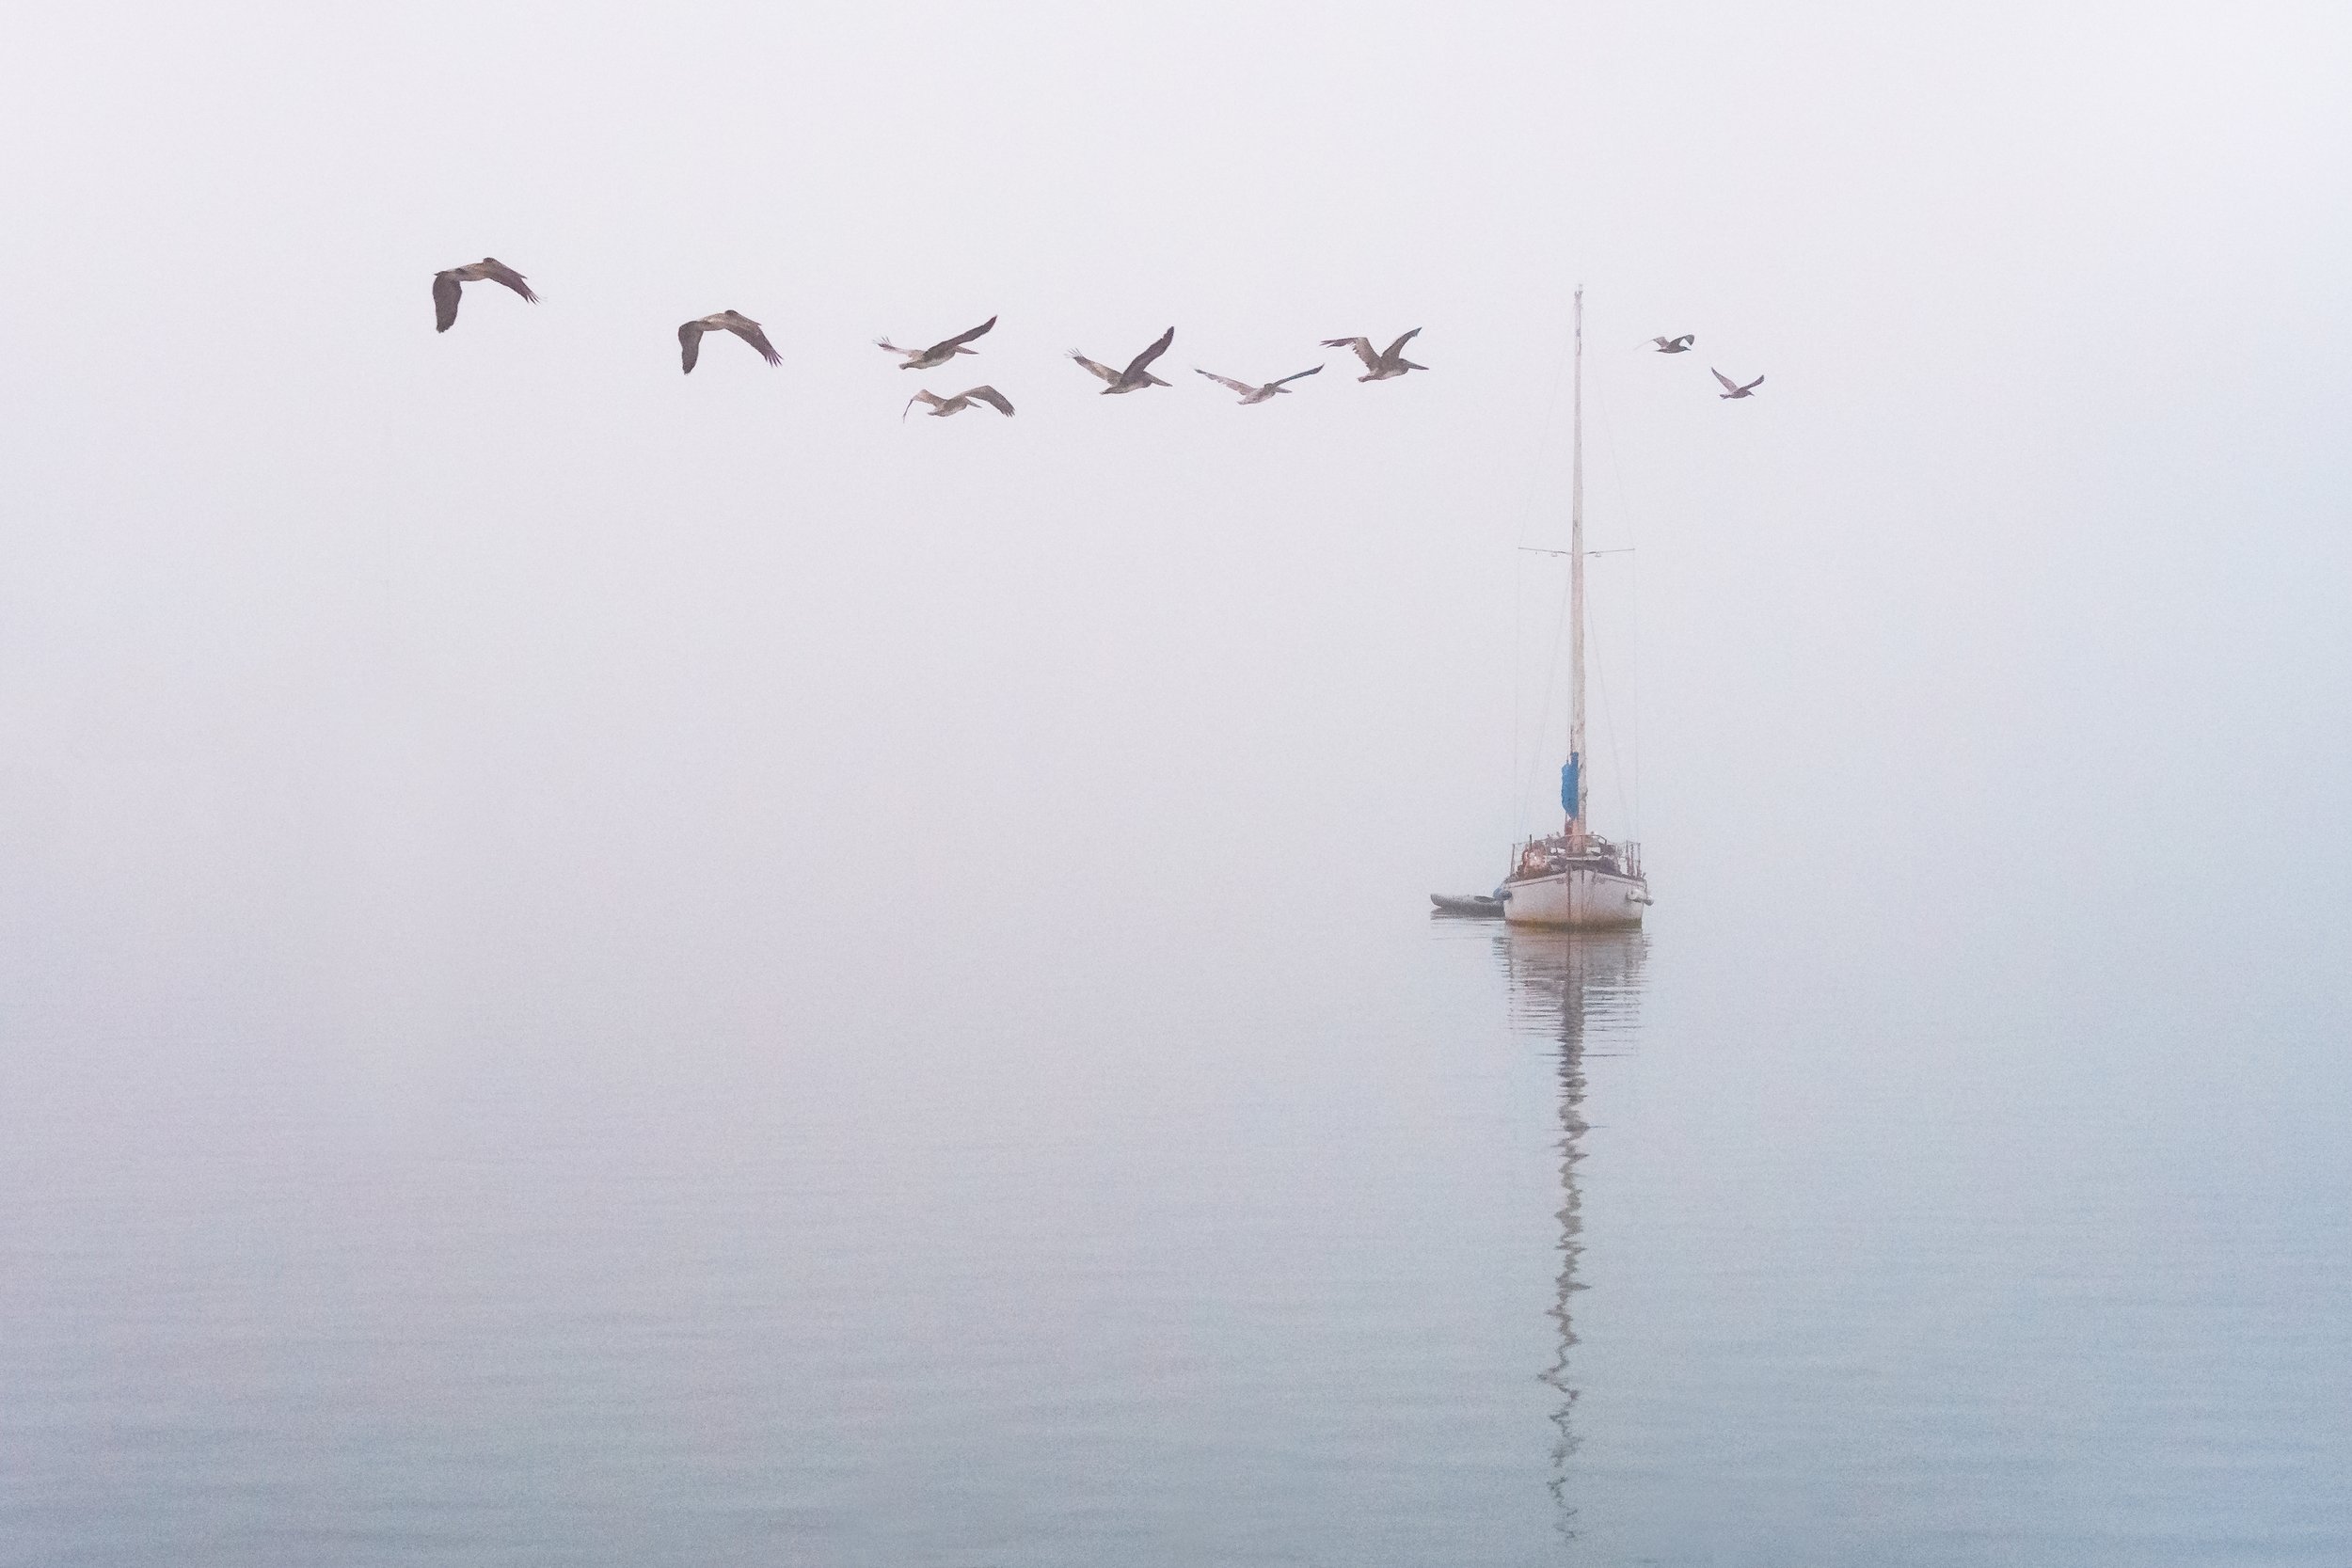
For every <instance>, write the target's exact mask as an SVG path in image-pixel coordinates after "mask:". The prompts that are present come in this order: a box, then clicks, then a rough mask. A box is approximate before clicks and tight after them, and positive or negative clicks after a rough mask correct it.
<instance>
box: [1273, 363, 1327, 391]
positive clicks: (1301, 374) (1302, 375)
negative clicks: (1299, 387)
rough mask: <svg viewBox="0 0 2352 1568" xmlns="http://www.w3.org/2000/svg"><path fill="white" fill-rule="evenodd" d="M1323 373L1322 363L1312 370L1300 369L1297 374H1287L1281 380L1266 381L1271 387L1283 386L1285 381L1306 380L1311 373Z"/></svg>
mask: <svg viewBox="0 0 2352 1568" xmlns="http://www.w3.org/2000/svg"><path fill="white" fill-rule="evenodd" d="M1322 373H1323V367H1322V366H1321V365H1317V366H1316V367H1315V368H1314V369H1313V370H1311V371H1300V372H1298V373H1297V374H1296V375H1286V376H1284V377H1283V378H1282V379H1281V380H1280V381H1269V382H1267V383H1266V385H1267V386H1269V387H1279V386H1282V385H1283V384H1284V383H1287V382H1292V381H1304V380H1306V379H1307V378H1308V377H1309V376H1311V375H1321V374H1322Z"/></svg>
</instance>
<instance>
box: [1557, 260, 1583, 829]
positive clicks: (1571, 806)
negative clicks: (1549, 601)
mask: <svg viewBox="0 0 2352 1568" xmlns="http://www.w3.org/2000/svg"><path fill="white" fill-rule="evenodd" d="M1575 366H1576V368H1575V371H1574V376H1575V382H1574V386H1575V391H1574V396H1573V401H1572V403H1571V404H1570V420H1571V430H1572V435H1571V436H1570V446H1569V451H1570V454H1571V455H1570V458H1569V467H1568V641H1569V646H1570V652H1569V654H1568V766H1567V769H1566V772H1565V776H1564V777H1563V778H1562V779H1561V781H1560V804H1561V807H1562V809H1564V810H1565V811H1566V813H1567V814H1568V832H1570V833H1571V834H1577V833H1581V832H1583V831H1584V286H1583V285H1582V284H1581V283H1580V284H1578V285H1577V288H1576V361H1575Z"/></svg>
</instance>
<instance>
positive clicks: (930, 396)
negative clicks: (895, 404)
mask: <svg viewBox="0 0 2352 1568" xmlns="http://www.w3.org/2000/svg"><path fill="white" fill-rule="evenodd" d="M946 401H947V400H946V399H945V398H943V397H941V396H940V395H939V394H938V393H936V392H930V391H922V392H917V393H915V394H914V396H913V397H911V398H909V399H907V405H906V407H904V408H901V409H899V410H898V422H899V423H900V424H904V423H905V422H906V418H907V415H908V414H910V413H912V412H913V411H914V405H915V404H918V403H928V404H930V405H931V406H932V407H933V408H938V407H940V406H942V405H944V404H946Z"/></svg>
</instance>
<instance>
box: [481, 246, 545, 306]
mask: <svg viewBox="0 0 2352 1568" xmlns="http://www.w3.org/2000/svg"><path fill="white" fill-rule="evenodd" d="M482 276H483V277H486V278H488V279H489V280H490V281H491V282H493V283H503V284H505V285H506V286H507V287H508V288H510V289H512V290H514V291H515V292H516V293H518V294H520V295H522V296H523V297H524V298H525V299H527V300H529V301H531V303H532V304H533V305H536V304H538V303H539V296H538V295H537V294H534V293H532V292H531V285H530V284H528V283H526V282H524V281H523V275H522V274H521V273H518V272H516V270H515V269H514V268H513V267H510V266H508V265H507V264H506V263H505V262H503V261H500V260H499V259H498V258H497V257H495V256H485V257H484V258H483V259H482Z"/></svg>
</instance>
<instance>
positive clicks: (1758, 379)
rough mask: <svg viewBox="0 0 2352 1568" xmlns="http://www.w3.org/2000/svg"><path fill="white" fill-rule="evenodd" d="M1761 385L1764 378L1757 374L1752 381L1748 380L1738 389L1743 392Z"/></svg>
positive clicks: (1750, 390)
mask: <svg viewBox="0 0 2352 1568" xmlns="http://www.w3.org/2000/svg"><path fill="white" fill-rule="evenodd" d="M1763 385H1764V378H1763V377H1762V376H1760V375H1759V376H1757V377H1756V379H1755V380H1754V381H1751V382H1749V383H1748V384H1747V385H1746V386H1745V387H1742V388H1740V390H1741V391H1743V392H1752V391H1754V390H1756V388H1758V387H1761V386H1763Z"/></svg>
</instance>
